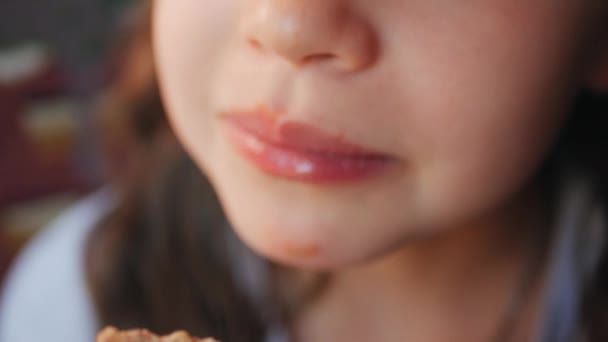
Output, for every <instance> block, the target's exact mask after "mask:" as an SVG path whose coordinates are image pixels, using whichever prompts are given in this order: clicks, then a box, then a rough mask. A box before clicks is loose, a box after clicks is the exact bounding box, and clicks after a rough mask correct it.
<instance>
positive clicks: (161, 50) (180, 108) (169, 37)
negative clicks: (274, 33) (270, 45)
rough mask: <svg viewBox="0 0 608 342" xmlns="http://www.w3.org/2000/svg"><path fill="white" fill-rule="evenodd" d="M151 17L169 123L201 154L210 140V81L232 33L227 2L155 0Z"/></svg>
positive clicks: (230, 16)
mask: <svg viewBox="0 0 608 342" xmlns="http://www.w3.org/2000/svg"><path fill="white" fill-rule="evenodd" d="M155 3H156V5H155V12H154V13H155V17H154V31H155V32H154V33H155V35H154V38H155V41H154V43H155V53H156V62H157V70H158V77H159V79H160V84H161V87H162V91H163V95H164V96H163V97H164V100H165V104H166V105H167V107H168V109H169V110H168V113H169V116H170V120H171V123H172V125H173V126H174V128H175V130H176V132H177V134H178V135H179V136H180V138H181V140H182V141H183V142H184V144H185V145H186V147H187V148H188V149H189V150H191V151H192V152H194V157H195V158H196V157H197V154H201V152H199V150H201V148H202V149H203V150H206V147H205V146H208V144H209V143H210V142H211V141H212V137H211V133H212V132H211V130H210V120H211V115H212V111H213V109H212V108H211V100H210V99H211V94H212V85H213V84H214V83H215V82H214V79H216V78H217V71H218V70H219V68H218V65H219V64H220V61H221V59H222V56H223V54H224V50H225V47H226V44H227V39H226V37H228V36H230V35H231V34H232V33H231V32H230V30H231V29H232V28H233V26H234V25H233V22H234V20H235V14H234V10H233V9H232V8H231V6H232V3H233V1H210V0H175V1H174V0H157V1H156V2H155Z"/></svg>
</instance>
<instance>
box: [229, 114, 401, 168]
mask: <svg viewBox="0 0 608 342" xmlns="http://www.w3.org/2000/svg"><path fill="white" fill-rule="evenodd" d="M221 117H222V119H224V120H225V121H227V122H228V123H230V124H231V125H233V126H235V127H236V128H237V129H240V130H242V131H245V132H246V133H248V134H251V135H253V136H255V137H256V138H258V139H259V140H261V141H263V142H265V143H269V144H273V145H276V146H280V147H284V148H288V149H293V150H298V151H302V152H308V153H318V154H326V155H331V156H335V157H345V158H346V157H350V158H382V159H392V158H390V156H388V155H387V154H386V153H382V152H379V151H376V150H373V149H370V148H366V147H363V146H360V145H358V144H355V143H352V142H349V141H347V140H346V139H345V138H344V136H343V135H338V134H332V133H329V132H327V131H326V130H324V129H321V128H318V127H315V126H313V125H310V124H307V123H303V122H299V121H290V120H286V119H284V118H281V117H280V116H278V115H273V114H272V113H269V112H267V111H264V110H252V111H232V112H224V113H222V114H221Z"/></svg>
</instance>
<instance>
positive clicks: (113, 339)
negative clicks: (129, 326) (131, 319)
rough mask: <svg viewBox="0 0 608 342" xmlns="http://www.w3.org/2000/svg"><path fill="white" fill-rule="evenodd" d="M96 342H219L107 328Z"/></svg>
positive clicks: (184, 335)
mask: <svg viewBox="0 0 608 342" xmlns="http://www.w3.org/2000/svg"><path fill="white" fill-rule="evenodd" d="M95 341H96V342H218V341H216V340H214V339H212V338H203V339H201V338H196V337H192V336H190V335H188V333H187V332H185V331H176V332H174V333H172V334H170V335H167V336H158V335H155V334H153V333H151V332H150V331H148V330H146V329H134V330H124V331H121V330H118V329H116V328H114V327H107V328H105V329H103V330H102V331H101V332H99V334H97V338H96V339H95Z"/></svg>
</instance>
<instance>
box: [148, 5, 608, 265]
mask: <svg viewBox="0 0 608 342" xmlns="http://www.w3.org/2000/svg"><path fill="white" fill-rule="evenodd" d="M601 2H602V1H600V0H532V1H530V0H463V1H453V0H439V1H427V0H374V1H369V0H306V1H304V0H157V4H156V7H157V8H156V24H155V30H156V43H157V44H156V48H157V54H158V55H157V58H158V60H157V62H158V66H159V73H160V78H161V80H162V82H163V87H164V93H165V97H166V100H167V104H168V108H169V111H170V114H171V119H172V122H173V125H174V127H175V129H176V131H177V133H178V134H179V136H180V137H181V139H182V141H183V143H184V144H185V146H186V147H187V149H188V150H189V151H190V153H191V154H192V156H193V157H194V159H195V160H196V161H197V163H198V164H199V165H200V166H201V167H202V168H203V169H204V171H205V172H206V174H207V175H208V176H209V177H210V178H211V181H212V183H213V184H214V186H215V187H216V190H217V191H218V193H219V196H220V199H221V201H222V203H223V205H224V207H225V209H226V211H227V213H228V216H229V218H230V220H231V222H232V224H233V225H234V227H235V228H236V230H237V232H238V233H239V234H240V236H241V237H242V238H243V239H244V240H245V241H246V242H248V243H249V244H250V246H252V247H253V248H254V249H256V250H257V251H259V252H261V253H262V254H265V255H267V256H269V257H272V258H274V259H276V260H279V261H282V262H287V263H291V264H294V265H299V266H307V267H321V268H331V267H337V266H343V265H347V264H351V263H355V262H359V261H362V260H366V259H369V258H371V257H374V256H377V255H380V254H382V253H386V252H389V251H391V249H393V248H396V247H397V246H399V244H400V243H401V242H403V241H405V240H406V239H408V238H411V237H416V236H419V235H424V234H428V233H430V232H436V231H440V230H445V229H450V228H453V227H454V226H457V225H464V224H467V223H471V222H475V221H476V220H478V219H480V218H481V217H485V216H487V215H488V213H490V212H492V211H494V210H496V209H499V208H502V207H504V206H505V205H506V204H507V203H509V202H510V201H512V200H513V198H514V197H515V196H516V194H517V193H518V192H520V191H521V189H522V188H523V187H524V185H525V184H524V183H525V182H526V181H529V179H530V177H531V176H532V174H533V173H534V172H535V170H536V169H537V168H538V167H539V164H540V163H541V162H542V160H543V157H544V156H545V155H546V154H547V151H548V149H549V148H550V147H551V145H552V142H553V141H554V139H555V138H556V135H557V133H558V130H559V127H560V125H561V123H562V121H563V120H564V117H565V116H566V114H567V112H568V109H569V108H570V105H571V103H572V101H573V98H574V97H575V95H576V93H577V92H578V91H579V90H580V88H581V87H583V86H585V82H586V80H588V79H589V78H590V77H592V76H593V75H594V73H596V72H597V69H596V68H595V67H594V68H592V67H591V65H594V66H597V67H598V68H599V63H591V62H590V61H591V60H592V59H594V58H595V57H597V56H595V55H594V51H593V50H592V49H591V48H589V47H590V46H592V45H594V43H596V42H594V41H593V39H591V38H592V37H595V36H596V35H595V34H593V33H594V32H595V33H596V32H597V30H595V29H594V28H597V25H593V23H594V22H600V20H599V19H598V18H596V16H598V12H599V11H598V7H599V5H598V4H599V3H601ZM596 19H598V20H596Z"/></svg>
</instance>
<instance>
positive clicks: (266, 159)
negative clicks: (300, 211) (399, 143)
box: [228, 125, 394, 183]
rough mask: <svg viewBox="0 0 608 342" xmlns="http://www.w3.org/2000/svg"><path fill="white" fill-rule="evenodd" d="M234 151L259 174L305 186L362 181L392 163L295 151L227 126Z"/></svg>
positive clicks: (377, 173) (232, 126) (366, 158)
mask: <svg viewBox="0 0 608 342" xmlns="http://www.w3.org/2000/svg"><path fill="white" fill-rule="evenodd" d="M228 137H229V140H230V142H231V143H232V144H233V145H234V146H235V147H236V150H237V151H238V152H239V153H240V154H241V155H242V156H243V157H245V159H247V160H248V161H249V162H251V163H252V164H253V165H255V166H256V167H257V168H258V169H260V170H261V171H263V172H265V173H268V174H270V175H273V176H276V177H280V178H286V179H290V180H295V181H300V182H308V183H339V182H354V181H362V180H365V179H369V178H372V177H374V176H377V175H379V174H380V173H382V172H383V171H384V170H386V169H387V168H388V167H389V166H390V165H392V164H393V163H394V160H393V159H390V158H388V157H383V156H351V155H342V154H336V153H324V152H318V151H306V150H298V149H295V148H292V147H288V146H283V145H281V144H276V143H273V142H268V141H265V140H264V139H262V138H261V137H258V136H256V135H255V134H252V133H250V132H248V131H246V130H244V129H242V128H240V127H237V126H234V125H228Z"/></svg>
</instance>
